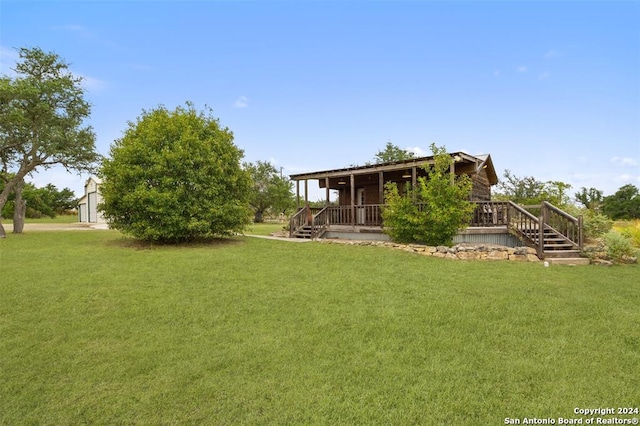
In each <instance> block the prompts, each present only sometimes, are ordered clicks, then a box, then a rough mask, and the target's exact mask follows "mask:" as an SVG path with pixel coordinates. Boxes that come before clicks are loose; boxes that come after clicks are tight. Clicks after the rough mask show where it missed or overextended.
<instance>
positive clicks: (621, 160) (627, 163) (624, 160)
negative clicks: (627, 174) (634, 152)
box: [611, 157, 638, 167]
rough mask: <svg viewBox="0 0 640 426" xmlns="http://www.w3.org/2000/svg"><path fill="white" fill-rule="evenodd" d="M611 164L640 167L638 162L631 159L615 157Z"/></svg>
mask: <svg viewBox="0 0 640 426" xmlns="http://www.w3.org/2000/svg"><path fill="white" fill-rule="evenodd" d="M611 162H612V163H613V164H615V165H616V166H627V167H635V166H637V165H638V160H636V159H635V158H631V157H613V158H612V159H611Z"/></svg>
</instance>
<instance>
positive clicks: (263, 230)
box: [246, 222, 287, 235]
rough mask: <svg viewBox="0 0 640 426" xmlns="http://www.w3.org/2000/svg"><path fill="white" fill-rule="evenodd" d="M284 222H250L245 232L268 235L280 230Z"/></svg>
mask: <svg viewBox="0 0 640 426" xmlns="http://www.w3.org/2000/svg"><path fill="white" fill-rule="evenodd" d="M285 225H287V224H286V223H270V222H265V223H252V224H251V225H250V226H249V228H248V229H247V231H246V233H247V234H253V235H269V234H271V233H272V232H278V231H282V229H283V228H284V226H285Z"/></svg>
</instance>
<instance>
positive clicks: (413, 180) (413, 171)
mask: <svg viewBox="0 0 640 426" xmlns="http://www.w3.org/2000/svg"><path fill="white" fill-rule="evenodd" d="M416 175H417V173H416V167H415V166H413V167H412V168H411V194H412V195H411V196H412V197H413V202H414V203H415V202H416V191H415V189H416V184H417V183H418V178H417V176H416Z"/></svg>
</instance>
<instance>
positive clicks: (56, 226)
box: [2, 222, 109, 234]
mask: <svg viewBox="0 0 640 426" xmlns="http://www.w3.org/2000/svg"><path fill="white" fill-rule="evenodd" d="M2 226H4V230H5V231H6V232H7V234H8V233H10V232H13V224H11V223H6V224H5V223H3V224H2ZM94 229H109V228H108V227H107V225H106V224H104V223H80V222H75V223H25V224H24V229H23V232H29V231H91V230H94Z"/></svg>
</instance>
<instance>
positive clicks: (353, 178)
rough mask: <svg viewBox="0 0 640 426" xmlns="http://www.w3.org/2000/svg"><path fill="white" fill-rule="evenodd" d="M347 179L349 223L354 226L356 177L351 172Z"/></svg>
mask: <svg viewBox="0 0 640 426" xmlns="http://www.w3.org/2000/svg"><path fill="white" fill-rule="evenodd" d="M349 180H350V181H351V182H350V183H351V225H352V226H355V225H356V208H355V204H356V188H355V186H356V178H355V176H354V175H353V173H351V175H350V176H349Z"/></svg>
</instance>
